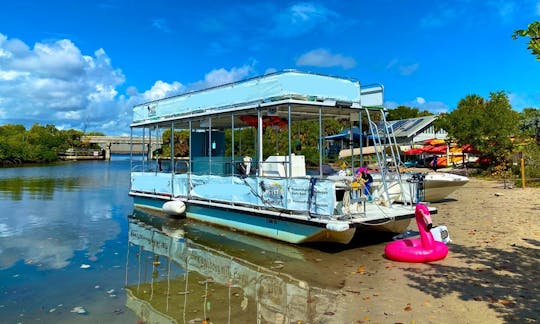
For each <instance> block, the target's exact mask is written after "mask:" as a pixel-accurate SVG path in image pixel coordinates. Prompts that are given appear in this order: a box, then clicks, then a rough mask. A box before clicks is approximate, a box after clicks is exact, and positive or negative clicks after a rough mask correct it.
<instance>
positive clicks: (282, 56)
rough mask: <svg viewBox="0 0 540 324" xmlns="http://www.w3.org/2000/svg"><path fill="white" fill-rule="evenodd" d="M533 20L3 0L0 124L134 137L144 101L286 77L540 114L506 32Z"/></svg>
mask: <svg viewBox="0 0 540 324" xmlns="http://www.w3.org/2000/svg"><path fill="white" fill-rule="evenodd" d="M535 20H540V0H515V1H514V0H485V1H484V0H452V1H444V0H438V1H432V0H429V1H428V0H416V1H413V0H377V1H363V0H358V1H337V0H326V1H253V0H251V1H235V0H230V1H226V2H225V1H207V0H199V1H190V2H187V1H179V0H176V1H174V0H153V1H143V0H78V1H73V0H48V1H41V0H17V1H9V0H1V1H0V125H4V124H23V125H24V126H25V127H27V128H30V127H31V126H32V125H34V124H36V123H37V124H40V125H46V124H52V125H55V126H56V127H57V128H59V129H71V128H74V129H79V130H83V131H87V132H91V131H96V132H103V133H105V134H106V135H126V134H129V132H130V131H129V124H130V123H131V121H132V108H133V106H134V105H136V104H139V103H144V102H147V101H150V100H154V99H159V98H163V97H167V96H172V95H177V94H181V93H184V92H187V91H193V90H197V89H202V88H205V87H209V86H215V85H219V84H223V83H228V82H233V81H237V80H242V79H245V78H248V77H253V76H257V75H262V74H265V73H269V72H274V71H280V70H284V69H295V70H300V71H306V72H316V73H322V74H329V75H337V76H343V77H350V78H355V79H358V80H359V81H360V83H361V84H372V83H381V84H383V85H384V88H385V94H384V99H385V107H387V108H389V109H392V108H395V107H397V106H399V105H406V106H410V107H415V108H418V109H420V110H428V111H430V112H432V113H436V114H437V113H444V112H449V111H452V109H455V107H456V106H457V104H458V102H459V100H460V99H463V98H465V96H467V95H470V94H477V95H480V96H482V97H485V98H488V97H489V94H490V93H491V92H496V91H505V92H506V93H507V94H508V97H509V99H510V103H511V104H512V107H513V109H514V110H516V111H521V110H522V109H523V108H527V107H534V108H540V61H537V60H536V58H535V57H534V56H533V55H532V54H531V53H530V52H529V51H528V50H527V45H526V42H527V39H525V38H522V39H518V40H512V37H511V36H512V33H513V31H514V30H516V29H524V28H526V27H527V25H528V24H529V23H531V22H533V21H535Z"/></svg>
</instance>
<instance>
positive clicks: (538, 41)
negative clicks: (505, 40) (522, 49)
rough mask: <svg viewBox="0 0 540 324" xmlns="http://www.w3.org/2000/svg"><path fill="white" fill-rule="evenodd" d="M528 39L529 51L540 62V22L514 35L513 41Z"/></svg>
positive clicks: (516, 31) (519, 30)
mask: <svg viewBox="0 0 540 324" xmlns="http://www.w3.org/2000/svg"><path fill="white" fill-rule="evenodd" d="M518 37H528V38H529V42H528V43H527V49H529V50H530V51H531V53H532V54H533V55H535V56H536V59H537V60H540V21H535V22H533V23H531V24H529V25H528V26H527V29H518V30H515V31H514V34H512V38H513V39H517V38H518Z"/></svg>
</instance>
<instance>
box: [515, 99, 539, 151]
mask: <svg viewBox="0 0 540 324" xmlns="http://www.w3.org/2000/svg"><path fill="white" fill-rule="evenodd" d="M519 129H520V130H521V132H522V135H524V136H530V137H533V138H534V139H535V142H536V144H537V145H540V109H535V108H525V109H523V112H522V113H521V114H520V116H519Z"/></svg>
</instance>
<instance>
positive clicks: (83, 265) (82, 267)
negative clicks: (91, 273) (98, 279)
mask: <svg viewBox="0 0 540 324" xmlns="http://www.w3.org/2000/svg"><path fill="white" fill-rule="evenodd" d="M88 268H90V265H89V264H84V263H83V264H81V269H88Z"/></svg>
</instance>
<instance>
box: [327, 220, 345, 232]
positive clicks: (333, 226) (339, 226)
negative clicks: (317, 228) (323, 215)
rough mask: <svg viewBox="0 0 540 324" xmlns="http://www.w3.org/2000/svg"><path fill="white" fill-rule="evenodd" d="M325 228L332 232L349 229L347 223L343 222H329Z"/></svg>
mask: <svg viewBox="0 0 540 324" xmlns="http://www.w3.org/2000/svg"><path fill="white" fill-rule="evenodd" d="M326 229H327V230H330V231H334V232H344V231H346V230H348V229H349V224H347V223H345V222H331V223H328V224H326Z"/></svg>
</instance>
